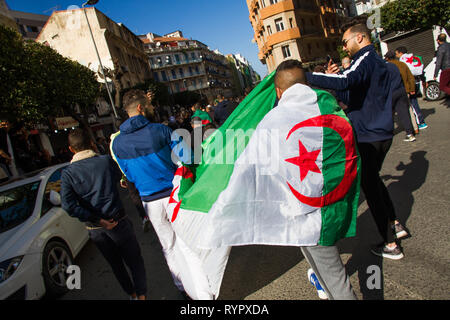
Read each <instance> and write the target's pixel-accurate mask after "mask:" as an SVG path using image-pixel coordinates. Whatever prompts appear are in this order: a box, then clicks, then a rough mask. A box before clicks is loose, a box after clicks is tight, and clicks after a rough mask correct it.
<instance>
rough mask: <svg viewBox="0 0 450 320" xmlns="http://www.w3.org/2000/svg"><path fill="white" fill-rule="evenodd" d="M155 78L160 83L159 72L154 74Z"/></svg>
mask: <svg viewBox="0 0 450 320" xmlns="http://www.w3.org/2000/svg"><path fill="white" fill-rule="evenodd" d="M153 78H155V80H156V81H158V82H159V76H158V72H153Z"/></svg>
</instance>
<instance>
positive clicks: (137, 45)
mask: <svg viewBox="0 0 450 320" xmlns="http://www.w3.org/2000/svg"><path fill="white" fill-rule="evenodd" d="M84 10H86V14H87V16H88V19H89V24H90V26H91V29H92V34H93V37H94V40H95V43H96V45H97V48H98V52H99V55H100V59H101V62H102V65H103V66H104V67H105V68H109V69H111V70H114V60H115V59H117V60H118V63H119V65H120V71H121V72H122V74H123V75H122V77H121V79H120V81H121V83H122V87H123V88H129V87H132V86H134V85H136V84H138V83H142V82H144V81H145V80H146V79H149V78H151V72H150V66H149V64H148V59H147V56H146V54H145V52H144V46H143V44H142V42H141V41H140V39H139V38H138V37H137V36H136V35H135V34H134V33H133V32H131V31H130V30H129V29H128V28H127V27H126V26H125V25H123V24H121V23H116V22H114V21H113V20H111V19H110V18H108V17H107V16H106V15H105V14H103V13H102V12H101V11H99V10H97V9H96V8H94V7H91V8H86V9H84ZM36 41H38V42H41V43H45V44H47V45H49V46H50V47H52V48H53V49H55V50H56V51H58V52H59V53H60V54H61V55H63V56H65V57H68V58H70V59H72V60H76V61H78V62H79V63H80V64H82V65H84V66H86V67H88V68H90V69H91V70H93V71H95V72H97V74H101V71H100V64H99V61H98V58H97V54H96V52H95V49H94V45H93V43H92V38H91V35H90V31H89V28H88V24H87V22H86V17H85V14H84V12H83V9H75V10H64V11H55V12H53V14H52V15H51V16H50V18H49V19H48V22H47V24H46V25H45V26H44V28H43V29H42V31H41V33H40V34H39V36H38V37H37V39H36ZM98 80H99V81H100V82H104V80H103V79H102V78H101V77H100V76H99V77H98Z"/></svg>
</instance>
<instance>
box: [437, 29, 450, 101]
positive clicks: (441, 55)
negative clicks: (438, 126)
mask: <svg viewBox="0 0 450 320" xmlns="http://www.w3.org/2000/svg"><path fill="white" fill-rule="evenodd" d="M437 42H438V43H439V48H438V50H437V53H436V69H435V70H434V80H436V79H437V76H438V74H439V71H441V70H442V72H441V77H440V78H439V88H440V89H441V91H443V92H445V93H446V94H447V98H446V103H447V106H450V103H449V102H450V101H449V100H450V43H448V42H447V35H446V34H445V33H441V34H440V35H439V37H438V38H437Z"/></svg>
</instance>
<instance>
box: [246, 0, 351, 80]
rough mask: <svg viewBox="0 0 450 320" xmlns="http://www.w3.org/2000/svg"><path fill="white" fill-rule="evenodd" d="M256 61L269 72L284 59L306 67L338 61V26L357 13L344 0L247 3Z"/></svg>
mask: <svg viewBox="0 0 450 320" xmlns="http://www.w3.org/2000/svg"><path fill="white" fill-rule="evenodd" d="M247 6H248V9H249V12H250V23H251V25H252V27H253V29H254V31H255V35H254V39H255V41H256V43H257V45H258V49H259V53H258V57H259V59H260V61H261V62H262V63H263V64H266V65H267V68H268V71H269V72H272V71H273V70H275V69H276V67H277V66H278V64H280V63H281V62H282V61H283V60H286V59H298V60H300V61H302V62H303V63H304V64H305V65H306V66H308V65H315V64H319V63H324V62H325V59H326V56H327V54H330V55H331V56H332V57H333V58H335V59H338V58H339V54H338V52H337V47H338V45H339V44H340V40H341V36H342V33H341V30H340V26H341V25H342V24H343V23H345V21H346V20H347V19H348V17H349V16H350V15H352V14H354V13H356V10H354V9H353V3H352V2H351V1H350V2H349V1H346V0H247Z"/></svg>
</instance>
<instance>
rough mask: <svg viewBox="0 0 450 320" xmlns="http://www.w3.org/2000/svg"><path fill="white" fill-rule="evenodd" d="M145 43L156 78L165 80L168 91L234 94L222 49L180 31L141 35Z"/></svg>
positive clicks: (207, 95)
mask: <svg viewBox="0 0 450 320" xmlns="http://www.w3.org/2000/svg"><path fill="white" fill-rule="evenodd" d="M139 37H140V38H141V40H142V42H143V44H144V47H145V52H146V53H147V58H148V61H149V62H150V66H151V71H152V73H153V78H154V79H155V80H156V81H158V82H162V83H164V84H166V85H167V86H168V87H169V93H171V94H176V93H179V92H184V91H194V92H198V93H199V94H200V95H202V96H203V97H205V98H207V99H208V100H211V99H213V98H215V97H216V96H217V95H219V94H223V95H224V96H231V95H232V94H233V92H232V74H231V71H230V68H229V65H228V62H227V60H226V58H225V56H223V55H222V54H221V53H220V52H218V51H216V52H214V51H212V50H210V49H209V48H208V47H207V46H206V45H205V44H203V43H202V42H200V41H197V40H190V39H187V38H184V37H183V33H182V32H181V31H175V32H173V33H170V34H166V35H164V36H160V35H157V34H154V33H148V34H146V35H141V36H139Z"/></svg>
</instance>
